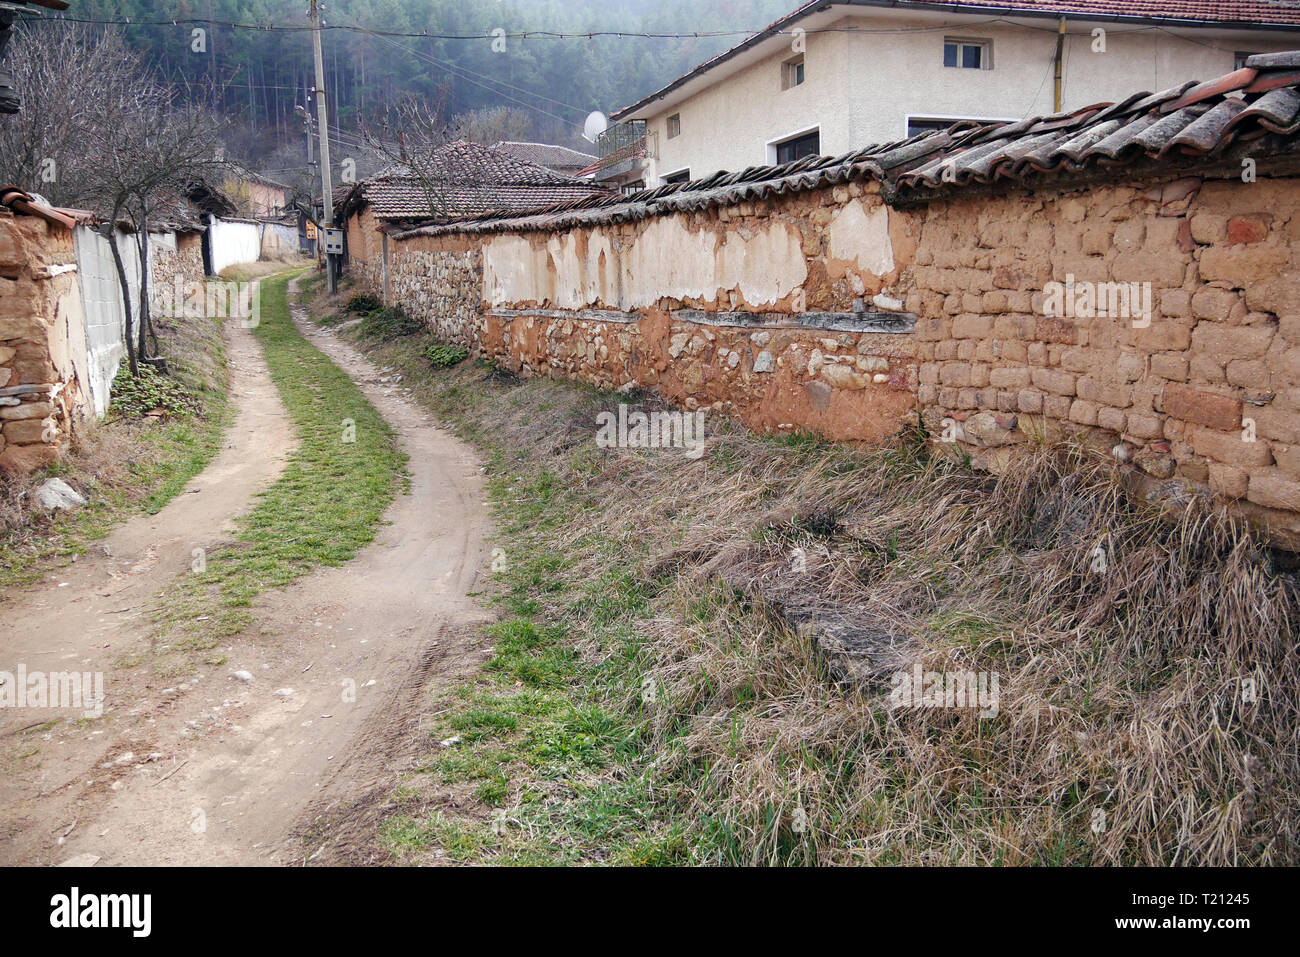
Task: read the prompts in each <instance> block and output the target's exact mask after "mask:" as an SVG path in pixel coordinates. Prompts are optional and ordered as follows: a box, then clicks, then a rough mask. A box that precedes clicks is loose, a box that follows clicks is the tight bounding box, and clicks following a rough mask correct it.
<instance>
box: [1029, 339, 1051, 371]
mask: <svg viewBox="0 0 1300 957" xmlns="http://www.w3.org/2000/svg"><path fill="white" fill-rule="evenodd" d="M1028 352H1029V355H1028V362H1029V364H1030V365H1035V366H1045V365H1047V344H1046V343H1043V342H1031V343H1030V344H1029V349H1028Z"/></svg>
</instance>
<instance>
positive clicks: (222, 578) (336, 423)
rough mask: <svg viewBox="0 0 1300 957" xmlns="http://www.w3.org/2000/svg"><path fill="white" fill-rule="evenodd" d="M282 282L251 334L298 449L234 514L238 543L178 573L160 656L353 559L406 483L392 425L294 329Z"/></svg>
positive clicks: (213, 635) (160, 613) (221, 631)
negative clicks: (248, 506)
mask: <svg viewBox="0 0 1300 957" xmlns="http://www.w3.org/2000/svg"><path fill="white" fill-rule="evenodd" d="M286 283H287V280H285V279H273V280H266V281H263V283H262V320H261V323H260V324H259V326H258V327H257V329H256V330H255V335H256V336H257V338H258V339H259V340H260V342H261V343H262V346H263V348H264V350H265V354H266V361H267V365H268V366H269V367H270V370H271V379H272V381H273V382H274V383H275V386H276V388H277V389H278V390H279V392H280V397H281V399H282V400H283V402H284V404H285V407H286V409H287V410H288V413H289V416H290V418H291V419H292V420H293V424H294V429H295V432H296V435H297V440H298V448H297V449H296V450H295V451H294V452H293V453H292V454H291V455H290V457H289V461H288V464H287V465H286V466H285V469H284V471H283V473H282V474H281V476H280V478H279V479H277V480H276V482H275V483H274V484H273V485H272V486H271V487H270V488H269V489H267V490H266V491H265V492H263V493H262V494H261V495H260V496H259V497H258V499H257V504H256V505H255V506H254V508H253V510H252V511H251V512H250V513H249V514H248V515H247V516H245V517H244V518H242V519H240V520H239V535H238V542H237V544H236V545H234V546H232V547H226V548H220V549H217V550H215V551H213V552H211V553H209V554H207V555H206V556H205V557H204V558H205V566H206V567H204V568H203V569H202V570H201V571H197V572H195V573H193V574H190V575H186V576H185V577H183V578H182V579H181V580H180V581H179V582H178V583H177V587H176V588H174V589H173V590H172V591H171V592H170V593H169V594H168V597H167V601H166V603H165V604H160V606H159V608H158V609H157V611H156V620H157V621H158V623H159V626H160V629H161V634H160V636H159V639H158V641H157V642H156V646H157V647H158V649H159V652H160V653H161V654H166V653H167V652H169V651H181V652H189V651H207V650H209V649H211V648H213V647H214V646H215V645H216V644H217V643H218V642H219V641H220V640H221V639H223V638H226V637H229V636H231V635H234V634H237V633H238V632H240V631H241V630H243V628H244V627H246V625H247V624H248V623H249V621H250V616H249V613H248V606H249V605H250V604H251V603H252V601H253V599H254V598H255V597H256V596H257V595H259V594H260V593H262V592H263V591H266V590H267V589H271V588H282V587H284V586H285V585H287V584H289V583H290V582H292V581H294V580H295V579H297V578H300V577H301V576H303V575H305V574H307V573H308V572H310V571H312V570H313V569H315V568H318V567H320V566H322V565H327V566H334V565H341V564H343V563H345V562H347V561H349V560H350V559H351V558H353V557H354V556H355V555H356V554H357V551H358V550H359V549H361V548H362V547H363V546H365V545H366V544H368V543H369V542H370V541H372V540H373V539H374V536H375V531H376V529H377V528H378V526H379V524H380V522H381V520H382V517H383V514H384V511H385V510H386V509H387V508H388V505H389V503H390V502H392V500H393V497H394V496H395V495H396V494H397V491H398V489H399V488H400V487H401V485H402V477H403V467H404V464H405V456H404V455H403V454H402V453H401V452H400V451H399V450H398V448H397V440H396V435H395V433H394V431H393V429H392V428H391V427H390V426H389V425H388V423H387V422H385V421H384V419H383V418H382V417H381V416H380V415H379V413H378V412H377V411H375V409H374V407H373V406H371V405H370V403H369V402H368V401H367V400H366V398H365V396H364V395H362V393H361V390H360V389H359V388H358V387H357V386H356V384H355V383H354V382H353V381H352V380H351V379H350V378H349V377H348V375H347V374H346V373H345V372H343V371H342V370H341V369H339V368H338V367H337V366H336V365H334V363H332V362H331V361H330V360H329V358H328V357H326V356H325V354H324V353H322V352H320V351H319V350H318V349H316V347H315V346H313V345H311V343H309V342H308V341H307V340H306V339H304V338H303V337H302V335H301V334H300V333H299V332H298V330H297V329H296V328H295V327H294V325H293V322H292V320H291V319H290V315H289V309H288V303H287V301H286V295H287V293H286ZM200 618H202V619H204V620H202V621H200V620H199V619H200Z"/></svg>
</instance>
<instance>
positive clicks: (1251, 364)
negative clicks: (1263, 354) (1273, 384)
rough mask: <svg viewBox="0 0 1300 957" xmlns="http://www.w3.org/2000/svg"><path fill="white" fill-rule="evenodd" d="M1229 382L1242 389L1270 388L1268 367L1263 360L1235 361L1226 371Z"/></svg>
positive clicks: (1230, 363) (1260, 389) (1229, 364)
mask: <svg viewBox="0 0 1300 957" xmlns="http://www.w3.org/2000/svg"><path fill="white" fill-rule="evenodd" d="M1226 374H1227V378H1228V382H1229V383H1231V384H1232V385H1235V386H1238V387H1239V388H1242V389H1253V390H1259V391H1262V390H1264V389H1267V388H1268V382H1269V374H1268V366H1267V365H1265V364H1264V362H1263V360H1261V359H1234V360H1232V361H1231V362H1229V363H1228V367H1227V370H1226Z"/></svg>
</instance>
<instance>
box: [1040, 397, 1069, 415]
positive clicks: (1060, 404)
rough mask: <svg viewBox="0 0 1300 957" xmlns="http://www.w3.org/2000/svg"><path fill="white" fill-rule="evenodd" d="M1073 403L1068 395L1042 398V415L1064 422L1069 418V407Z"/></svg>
mask: <svg viewBox="0 0 1300 957" xmlns="http://www.w3.org/2000/svg"><path fill="white" fill-rule="evenodd" d="M1073 401H1074V400H1073V399H1071V398H1070V397H1069V396H1068V395H1048V396H1044V397H1043V414H1044V415H1046V416H1048V417H1049V418H1053V419H1059V420H1060V421H1062V422H1064V421H1066V420H1067V419H1069V418H1070V405H1071V403H1072V402H1073Z"/></svg>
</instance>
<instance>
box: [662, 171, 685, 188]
mask: <svg viewBox="0 0 1300 957" xmlns="http://www.w3.org/2000/svg"><path fill="white" fill-rule="evenodd" d="M690 179H691V171H690V170H689V169H679V170H678V171H677V172H675V173H669V174H667V175H666V176H664V177H663V178H662V182H663V185H665V186H667V185H668V184H669V183H688V182H690Z"/></svg>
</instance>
